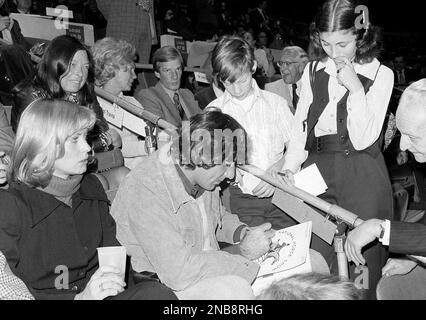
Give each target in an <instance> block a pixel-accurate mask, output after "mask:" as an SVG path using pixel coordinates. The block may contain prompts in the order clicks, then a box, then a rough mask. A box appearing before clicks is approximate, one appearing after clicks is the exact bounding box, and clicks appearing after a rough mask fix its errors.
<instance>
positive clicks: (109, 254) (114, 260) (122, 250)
mask: <svg viewBox="0 0 426 320" xmlns="http://www.w3.org/2000/svg"><path fill="white" fill-rule="evenodd" d="M97 250H98V260H99V267H106V266H110V267H114V268H117V269H119V270H120V276H121V277H122V279H123V281H124V276H125V274H126V247H101V248H97Z"/></svg>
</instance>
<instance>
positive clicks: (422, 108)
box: [396, 79, 426, 162]
mask: <svg viewBox="0 0 426 320" xmlns="http://www.w3.org/2000/svg"><path fill="white" fill-rule="evenodd" d="M396 126H397V127H398V129H399V131H400V132H401V142H400V147H401V150H408V151H410V152H411V153H412V154H413V155H414V157H415V158H416V160H417V161H418V162H426V79H421V80H419V81H416V82H414V83H412V84H411V85H410V86H408V88H407V89H405V91H404V93H403V94H402V96H401V99H400V101H399V105H398V109H397V112H396Z"/></svg>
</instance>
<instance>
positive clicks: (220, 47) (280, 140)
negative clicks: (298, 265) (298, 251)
mask: <svg viewBox="0 0 426 320" xmlns="http://www.w3.org/2000/svg"><path fill="white" fill-rule="evenodd" d="M212 66H213V76H214V77H215V78H216V81H217V82H218V83H221V84H223V87H224V88H225V93H224V94H223V95H222V96H221V97H219V98H217V99H216V100H214V101H212V102H211V103H210V104H209V106H214V107H218V108H220V109H221V110H222V111H223V112H224V113H226V114H229V115H231V116H232V117H233V118H235V119H236V120H237V121H238V122H239V123H240V124H241V125H242V126H243V127H244V129H245V130H246V131H247V134H248V139H249V146H248V162H249V163H250V164H253V165H255V166H257V167H259V168H261V169H263V170H267V171H277V170H280V169H281V168H282V164H283V161H282V157H283V154H284V151H285V147H286V144H287V143H288V142H289V140H290V137H291V125H292V121H293V115H292V113H291V112H290V109H289V107H288V104H287V102H286V100H285V99H283V98H282V97H280V96H278V95H276V94H274V93H271V92H267V91H264V90H261V89H260V88H259V87H258V85H257V84H256V81H254V79H253V77H252V75H253V73H254V72H255V71H256V67H257V63H256V60H255V58H254V53H253V49H252V48H251V47H250V45H249V44H248V43H247V42H246V41H244V40H243V39H241V38H239V37H227V38H224V39H222V40H221V41H219V42H218V44H217V45H216V47H215V49H214V50H213V55H212ZM240 173H241V175H242V178H241V179H239V181H237V182H238V187H237V186H230V190H229V191H230V206H231V211H232V213H234V214H237V215H238V216H239V218H240V220H241V221H242V222H244V223H246V224H248V225H249V226H258V225H260V224H263V223H265V222H270V223H271V224H272V228H273V229H276V230H279V229H282V228H285V227H288V226H290V225H293V224H295V223H296V222H295V221H294V220H293V219H292V218H290V217H289V216H287V215H286V214H285V213H284V212H283V211H281V210H280V209H279V208H277V207H276V206H274V205H273V204H272V203H271V198H272V195H273V194H274V191H275V188H274V187H273V186H271V185H269V184H268V183H266V182H264V181H261V180H260V179H258V178H256V177H254V176H252V175H251V174H249V173H245V172H243V171H240Z"/></svg>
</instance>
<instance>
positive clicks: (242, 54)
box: [212, 36, 255, 84]
mask: <svg viewBox="0 0 426 320" xmlns="http://www.w3.org/2000/svg"><path fill="white" fill-rule="evenodd" d="M254 64H255V58H254V51H253V48H252V47H250V45H249V44H248V43H247V41H245V40H244V39H242V38H240V37H237V36H230V37H224V38H223V39H221V40H220V41H219V42H218V43H217V45H216V46H215V48H214V49H213V54H212V67H213V77H215V78H216V81H217V82H218V83H222V84H223V82H224V81H226V80H227V81H229V82H231V83H233V82H234V81H235V80H236V79H237V78H238V77H239V76H240V75H241V74H243V73H246V72H252V70H253V67H254Z"/></svg>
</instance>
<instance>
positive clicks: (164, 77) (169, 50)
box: [135, 46, 201, 127]
mask: <svg viewBox="0 0 426 320" xmlns="http://www.w3.org/2000/svg"><path fill="white" fill-rule="evenodd" d="M152 63H153V65H154V73H155V76H156V77H157V78H158V79H159V81H158V83H157V84H156V85H155V86H154V87H151V88H148V89H142V90H140V91H139V92H137V93H135V98H136V99H137V100H138V101H139V102H140V103H141V104H142V106H143V107H144V108H145V110H147V111H150V112H152V113H154V114H156V115H158V116H160V117H161V118H163V119H164V120H166V121H168V122H170V123H171V124H173V125H175V126H177V127H178V126H180V125H181V122H182V120H186V119H189V118H190V117H191V116H192V115H194V114H196V113H199V112H200V111H201V110H200V108H199V107H198V103H197V101H195V100H194V95H193V94H192V92H191V91H190V90H188V89H181V88H180V86H181V77H182V72H183V67H184V65H183V58H182V56H181V54H180V52H179V51H178V50H177V49H176V48H174V47H171V46H165V47H162V48H160V49H158V50H157V51H155V53H154V56H153V61H152Z"/></svg>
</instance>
